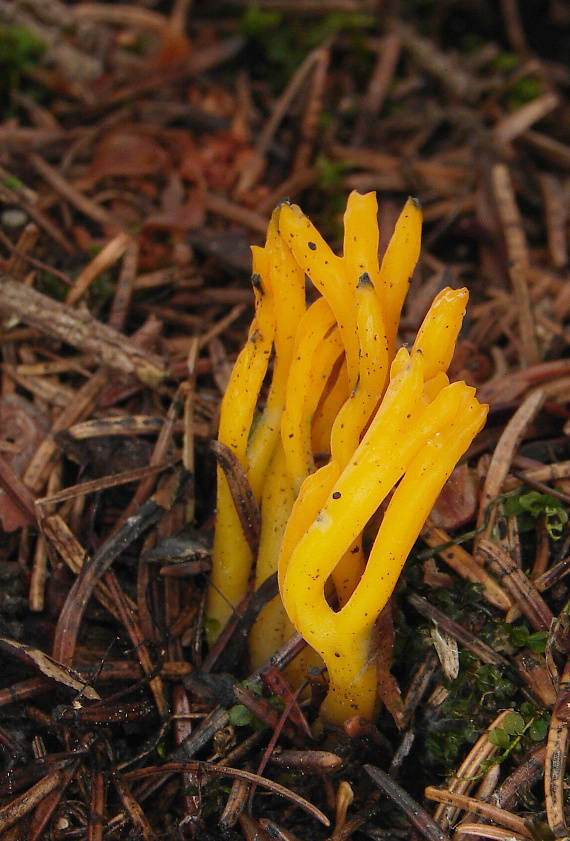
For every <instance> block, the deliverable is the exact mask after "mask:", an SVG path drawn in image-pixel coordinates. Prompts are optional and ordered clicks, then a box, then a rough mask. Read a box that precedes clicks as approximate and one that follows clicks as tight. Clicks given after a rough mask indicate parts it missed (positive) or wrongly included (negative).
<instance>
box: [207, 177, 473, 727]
mask: <svg viewBox="0 0 570 841" xmlns="http://www.w3.org/2000/svg"><path fill="white" fill-rule="evenodd" d="M344 225H345V237H344V251H343V256H342V257H338V256H337V255H335V254H334V253H333V252H332V251H331V249H330V248H329V246H328V245H327V244H326V243H325V241H324V240H323V239H322V237H321V236H320V234H319V233H318V232H317V231H316V229H315V228H314V226H313V225H312V223H311V222H310V221H309V220H308V219H307V217H306V216H304V214H303V213H302V212H301V210H300V209H299V208H298V207H297V206H295V205H290V204H287V203H285V204H282V205H281V206H280V207H278V208H277V209H276V211H275V212H274V214H273V216H272V219H271V222H270V225H269V229H268V234H267V240H266V243H265V246H264V248H253V249H252V251H253V271H254V279H255V282H254V289H255V295H256V313H255V318H254V321H253V323H252V327H251V329H250V333H249V337H248V342H247V344H246V346H245V348H244V349H243V350H242V352H241V353H240V355H239V357H238V359H237V361H236V364H235V367H234V371H233V373H232V376H231V379H230V383H229V385H228V389H227V391H226V394H225V396H224V399H223V402H222V409H221V419H220V432H219V440H220V441H221V442H222V443H224V444H226V446H228V447H229V448H230V449H231V450H232V451H233V452H234V454H235V455H236V457H237V458H238V460H239V461H240V463H241V465H242V467H243V469H244V471H245V473H246V475H247V476H248V478H249V481H250V484H251V487H252V490H253V493H254V495H255V497H256V499H257V501H258V503H259V504H260V506H261V523H262V527H261V539H260V548H259V554H258V558H257V559H256V571H255V582H256V586H258V585H259V584H260V583H261V582H262V581H263V580H265V578H266V577H267V576H269V575H270V574H272V573H273V572H274V571H275V570H278V574H279V587H280V596H281V598H280V599H279V597H278V598H277V599H276V600H274V601H273V602H272V603H270V604H269V605H268V606H267V607H266V608H265V610H264V611H263V612H262V613H261V614H260V617H259V619H258V621H257V623H256V626H255V627H254V629H253V632H252V634H251V638H250V648H251V654H252V659H253V661H254V665H257V664H259V663H260V662H262V661H263V660H264V659H266V658H267V657H268V656H270V654H271V653H272V652H273V650H274V649H275V648H276V647H277V646H278V645H279V644H280V643H281V642H282V641H284V640H285V639H286V638H287V637H288V636H289V635H290V633H291V631H292V628H293V626H294V627H295V628H296V629H297V630H298V631H299V632H300V633H301V634H302V635H303V637H304V638H305V639H306V641H307V642H308V643H309V644H310V646H311V647H312V648H313V649H314V651H315V652H317V653H318V654H319V655H320V657H322V659H323V660H324V662H325V664H326V666H327V670H328V675H329V682H330V689H329V693H328V695H327V698H326V699H325V702H324V704H323V706H322V708H321V712H322V714H323V716H324V717H326V718H327V719H328V720H329V721H332V722H334V723H342V722H343V721H344V720H345V719H346V718H348V717H351V716H353V715H361V716H364V717H366V718H372V717H373V715H374V709H375V702H376V669H375V666H374V658H373V650H372V631H373V627H374V623H375V621H376V619H377V617H378V615H379V613H380V612H381V610H382V609H383V607H384V606H385V604H386V603H387V601H388V599H389V598H390V595H391V593H392V592H393V589H394V587H395V585H396V582H397V580H398V577H399V575H400V572H401V570H402V567H403V565H404V562H405V560H406V557H407V555H408V553H409V552H410V550H411V547H412V546H413V544H414V542H415V540H416V539H417V537H418V535H419V532H420V530H421V528H422V526H423V524H424V521H425V519H426V517H427V516H428V514H429V512H430V510H431V508H432V506H433V504H434V503H435V501H436V499H437V497H438V495H439V493H440V491H441V488H442V487H443V485H444V483H445V481H446V479H447V478H448V476H449V475H450V473H451V472H452V470H453V468H454V467H455V465H456V464H457V462H458V460H459V459H460V458H461V456H462V455H463V454H464V453H465V451H466V450H467V448H468V447H469V445H470V444H471V442H472V440H473V438H474V437H475V435H476V434H477V432H478V431H479V430H480V429H481V428H482V426H483V424H484V422H485V417H486V414H487V407H486V406H483V405H481V404H479V403H478V401H477V399H476V398H475V394H474V389H472V388H470V387H468V386H467V385H466V384H465V383H463V382H456V383H453V384H450V383H449V380H448V377H447V373H446V372H447V369H448V367H449V364H450V362H451V359H452V356H453V352H454V348H455V343H456V340H457V336H458V334H459V330H460V328H461V323H462V319H463V316H464V313H465V307H466V304H467V299H468V293H467V290H466V289H459V290H453V289H449V288H447V289H444V290H443V291H442V292H440V293H439V295H438V296H437V297H436V298H435V300H434V302H433V303H432V305H431V307H430V309H429V311H428V313H427V315H426V317H425V319H424V321H423V324H422V326H421V327H420V330H419V331H418V335H417V338H416V341H415V342H414V345H413V348H412V349H411V351H410V352H408V350H406V349H405V348H400V350H399V351H398V352H397V353H396V352H395V349H396V341H397V331H398V324H399V320H400V313H401V309H402V305H403V302H404V298H405V295H406V292H407V289H408V286H409V280H410V277H411V275H412V272H413V270H414V267H415V264H416V261H417V258H418V255H419V250H420V236H421V211H420V209H419V206H418V204H417V202H416V201H415V200H414V199H409V200H408V202H407V203H406V205H405V207H404V209H403V211H402V213H401V215H400V218H399V219H398V221H397V223H396V227H395V230H394V233H393V235H392V238H391V240H390V243H389V245H388V248H387V250H386V253H385V256H384V258H383V260H382V264H381V265H379V263H378V239H379V234H378V222H377V204H376V197H375V195H374V194H373V193H368V194H366V195H360V194H358V193H356V192H353V193H352V194H351V195H350V196H349V199H348V204H347V209H346V212H345V216H344ZM305 276H308V277H309V279H310V280H311V282H312V284H313V286H314V287H315V290H317V291H318V292H319V293H320V297H318V298H317V299H316V300H314V301H313V303H312V304H310V306H308V307H307V306H306V302H305ZM271 354H273V374H272V379H271V385H270V388H269V394H268V397H267V400H266V404H265V408H264V409H263V410H262V412H261V413H260V415H259V418H258V419H257V422H256V423H254V414H255V410H256V406H257V403H258V400H259V391H260V389H261V386H262V383H263V380H264V378H265V376H266V373H267V370H268V364H269V357H270V355H271ZM317 465H320V466H318V467H317ZM390 495H391V496H390ZM389 496H390V500H389V502H388V504H387V507H386V510H385V511H384V514H383V518H382V522H381V525H380V528H379V530H378V533H377V536H376V539H375V540H374V543H373V546H372V549H371V551H370V553H369V555H368V558H366V559H365V558H364V556H363V550H362V534H363V530H364V528H365V527H366V525H367V524H368V522H369V520H370V519H371V517H372V516H373V515H374V514H375V512H376V511H377V510H378V509H379V507H380V506H381V505H382V503H384V502H385V500H386V499H387V497H389ZM217 508H218V513H217V523H216V532H215V541H214V555H213V572H212V585H211V588H210V592H209V599H208V616H209V617H210V619H213V620H215V621H216V623H217V626H218V630H221V628H222V626H223V625H224V624H225V623H226V622H227V620H228V618H229V616H230V614H231V611H232V609H233V607H235V606H236V604H237V603H238V602H239V601H240V599H241V598H243V596H244V595H245V593H246V591H247V588H248V582H249V580H250V576H251V574H252V565H253V561H254V559H253V558H252V557H251V551H250V550H249V547H248V545H247V543H246V541H245V538H244V536H243V534H242V533H241V530H240V527H239V520H238V517H237V514H236V511H235V508H234V505H233V501H232V498H231V494H230V492H229V488H228V485H227V483H226V481H225V478H224V476H223V473H222V471H221V470H219V472H218V506H217ZM329 582H332V585H331V584H330V583H329ZM331 586H332V587H333V590H334V591H333V594H332V597H331ZM333 605H335V606H336V609H335V607H334V606H333ZM308 662H309V660H307V659H306V658H305V661H303V662H301V664H300V665H298V666H297V673H298V675H299V676H300V674H301V673H302V671H303V669H304V668H305V667H306V665H307V663H308Z"/></svg>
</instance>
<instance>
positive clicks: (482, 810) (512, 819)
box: [424, 786, 532, 838]
mask: <svg viewBox="0 0 570 841" xmlns="http://www.w3.org/2000/svg"><path fill="white" fill-rule="evenodd" d="M424 794H425V796H426V797H427V798H428V799H429V800H435V801H436V803H443V804H445V805H446V806H453V807H455V808H456V809H463V810H466V811H469V812H473V813H474V814H475V815H478V816H481V817H484V818H487V820H492V821H496V822H497V823H498V824H500V825H502V826H504V827H506V828H507V829H512V830H514V831H515V832H518V833H519V834H520V835H522V836H523V838H532V833H531V832H530V830H529V829H528V827H527V825H526V823H525V822H524V819H523V818H521V817H519V816H518V815H514V814H513V813H512V812H507V811H506V810H505V809H499V808H498V807H497V806H493V805H492V804H491V803H485V801H483V800H477V798H476V797H469V796H468V795H465V794H456V793H453V792H451V791H445V790H441V789H438V788H435V786H427V788H426V790H425V792H424ZM462 829H463V828H462V827H461V828H460V831H462Z"/></svg>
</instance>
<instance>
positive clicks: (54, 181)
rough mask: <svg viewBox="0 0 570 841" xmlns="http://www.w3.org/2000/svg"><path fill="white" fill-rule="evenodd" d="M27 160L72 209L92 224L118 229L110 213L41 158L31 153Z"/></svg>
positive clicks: (117, 223) (118, 223)
mask: <svg viewBox="0 0 570 841" xmlns="http://www.w3.org/2000/svg"><path fill="white" fill-rule="evenodd" d="M28 159H29V161H30V163H31V164H32V166H33V167H34V169H35V170H36V172H38V173H39V174H40V175H41V176H42V178H43V179H44V180H45V181H47V183H48V184H49V185H50V187H52V189H53V190H55V192H56V193H57V194H58V195H60V196H61V197H62V198H64V199H65V200H66V201H68V202H69V203H70V204H71V205H73V207H75V208H76V209H77V210H79V211H80V213H83V214H84V216H87V217H88V218H89V219H92V220H93V221H94V222H98V223H99V224H100V225H112V226H113V227H115V228H120V227H121V225H120V222H119V221H118V220H117V219H116V218H115V217H114V216H113V214H112V213H109V211H107V210H105V208H104V207H101V205H99V204H96V203H95V202H94V201H92V199H90V198H87V196H84V195H83V193H82V192H80V191H79V190H78V189H77V188H76V187H74V186H73V185H72V184H70V183H69V181H66V180H65V178H64V177H63V176H62V175H60V174H59V172H58V171H57V170H56V169H55V168H54V167H53V166H51V164H48V162H47V161H45V160H44V159H43V158H40V156H39V155H36V154H35V153H32V154H30V155H29V156H28Z"/></svg>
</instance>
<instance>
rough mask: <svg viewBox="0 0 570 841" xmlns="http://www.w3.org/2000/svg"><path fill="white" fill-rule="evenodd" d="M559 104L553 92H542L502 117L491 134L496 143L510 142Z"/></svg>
mask: <svg viewBox="0 0 570 841" xmlns="http://www.w3.org/2000/svg"><path fill="white" fill-rule="evenodd" d="M559 104H560V100H559V98H558V97H557V96H556V94H555V93H545V94H542V96H538V97H537V98H536V99H533V100H532V102H529V103H528V104H527V105H523V107H522V108H518V109H517V110H516V111H515V112H514V113H512V114H508V115H507V116H506V117H503V119H502V120H500V122H498V123H497V125H496V126H495V128H494V129H493V131H492V136H493V138H494V139H495V140H496V141H497V142H498V143H510V142H511V141H512V140H515V138H517V137H518V136H519V135H520V134H522V133H523V132H525V131H526V130H527V129H529V128H530V127H531V126H532V125H533V124H534V123H536V122H538V121H539V120H542V119H543V118H544V117H546V115H547V114H550V112H551V111H553V110H554V109H555V108H557V107H558V105H559Z"/></svg>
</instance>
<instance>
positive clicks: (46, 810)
mask: <svg viewBox="0 0 570 841" xmlns="http://www.w3.org/2000/svg"><path fill="white" fill-rule="evenodd" d="M77 765H78V761H76V762H72V764H71V765H70V766H69V767H68V768H65V769H63V770H62V774H61V776H62V780H61V785H60V786H58V787H57V788H56V789H55V790H54V791H52V792H51V793H50V794H48V795H47V797H44V799H43V800H42V801H41V803H38V805H37V806H36V809H35V812H34V814H33V816H32V818H31V820H30V823H29V828H28V836H27V839H28V841H41V839H42V838H45V837H46V836H45V835H44V830H45V829H46V827H47V825H48V823H49V821H50V819H51V817H52V815H53V813H54V811H55V809H56V808H57V806H58V805H59V803H60V802H61V798H62V797H63V795H64V794H65V792H66V789H67V786H68V785H69V783H70V782H71V781H72V779H73V778H74V777H75V774H76V772H77Z"/></svg>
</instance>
